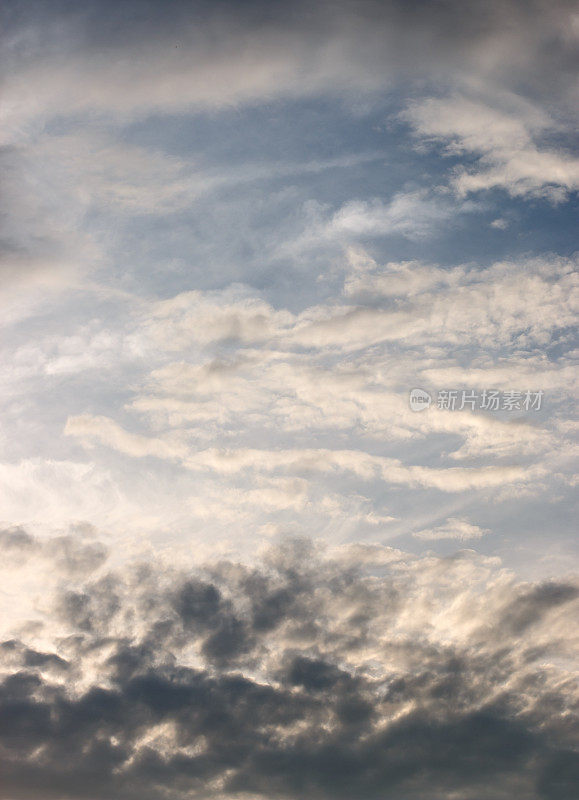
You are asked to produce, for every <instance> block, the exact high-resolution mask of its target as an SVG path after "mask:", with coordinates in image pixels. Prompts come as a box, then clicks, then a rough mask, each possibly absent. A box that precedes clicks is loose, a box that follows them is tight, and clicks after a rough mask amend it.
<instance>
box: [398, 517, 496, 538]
mask: <svg viewBox="0 0 579 800" xmlns="http://www.w3.org/2000/svg"><path fill="white" fill-rule="evenodd" d="M487 533H490V531H488V530H486V529H485V528H480V527H479V526H478V525H473V524H472V523H471V522H469V521H468V520H467V519H464V518H462V517H448V519H447V520H445V521H444V522H443V523H442V524H441V525H437V526H436V527H435V528H425V529H424V530H421V531H417V532H416V533H415V534H413V535H414V536H415V537H416V538H417V539H426V540H437V539H458V540H459V541H466V540H467V539H480V538H481V537H482V536H485V535H486V534H487Z"/></svg>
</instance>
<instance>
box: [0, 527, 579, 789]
mask: <svg viewBox="0 0 579 800" xmlns="http://www.w3.org/2000/svg"><path fill="white" fill-rule="evenodd" d="M382 549H383V548H374V549H373V550H372V552H370V551H369V552H366V553H365V557H364V563H359V562H358V561H357V558H356V550H355V548H352V549H350V550H347V551H345V552H343V553H342V554H341V555H340V558H339V559H337V560H336V559H334V558H333V557H331V556H330V555H323V553H321V552H318V550H317V548H314V547H312V546H311V545H309V544H308V543H307V542H305V541H296V542H295V543H291V544H288V545H286V546H284V547H282V548H280V549H276V550H273V551H271V552H270V553H269V554H268V555H267V557H266V558H265V560H264V561H263V562H262V563H261V564H258V565H253V566H244V565H241V564H235V563H231V562H227V561H221V562H219V563H216V564H209V565H207V566H206V567H204V568H203V569H196V570H194V571H193V572H192V573H185V572H179V571H175V570H171V571H167V570H163V569H161V568H156V567H152V566H146V567H135V568H130V569H129V568H127V569H125V570H123V572H122V573H121V572H117V573H109V574H108V575H104V576H102V577H101V578H98V579H97V580H89V581H88V582H86V583H85V584H84V585H83V586H82V587H80V588H79V589H78V591H75V592H72V591H71V590H69V589H67V588H66V587H63V588H62V590H61V591H60V593H59V596H58V597H57V598H56V599H55V602H56V605H57V607H58V608H59V609H60V620H61V622H60V624H59V626H58V628H57V629H55V633H54V635H53V642H54V646H53V651H52V652H50V651H49V650H48V649H46V648H45V649H44V650H42V651H41V650H37V649H34V648H33V647H32V645H31V644H29V643H26V642H24V641H16V640H10V641H8V642H5V643H4V644H3V645H2V647H1V648H0V654H1V655H2V659H3V661H4V663H5V669H4V677H3V680H2V684H1V686H0V707H1V709H2V713H1V715H0V716H1V718H2V720H3V722H2V724H1V726H0V750H1V753H2V756H3V761H4V763H5V769H4V779H3V786H2V790H0V797H5V798H7V800H8V798H11V799H12V800H21V798H22V799H24V798H29V797H34V796H38V792H39V791H42V795H43V796H44V797H47V798H51V797H54V798H61V799H62V798H69V799H70V800H75V798H79V800H80V798H91V799H93V800H97V798H98V799H100V798H104V797H111V796H114V797H115V798H119V800H125V798H126V799H127V800H132V798H140V799H141V800H143V799H144V800H149V798H150V799H151V800H153V798H158V797H160V796H163V797H167V798H171V799H174V800H181V798H184V797H200V798H213V797H214V798H218V797H222V796H227V797H232V798H233V797H238V796H239V797H241V796H243V795H244V794H245V795H247V794H248V793H249V794H251V796H255V797H264V798H268V800H271V798H296V800H297V798H302V797H304V796H308V797H312V798H320V800H325V799H326V798H327V799H328V800H329V798H344V799H346V798H347V799H348V800H351V798H357V799H360V800H377V798H392V800H395V799H396V798H399V797H401V796H404V797H407V798H411V799H412V800H426V798H431V797H432V796H433V793H434V795H435V796H436V797H437V798H451V797H453V798H456V797H460V798H465V800H467V799H470V798H480V797H485V798H489V800H490V799H491V798H493V799H494V798H497V800H500V799H502V798H507V797H510V796H512V795H513V794H514V795H515V796H519V797H525V798H529V800H531V799H536V800H570V798H571V797H572V791H573V789H572V787H573V780H574V777H573V775H574V772H573V770H574V769H575V767H574V763H575V762H574V759H575V755H574V751H573V744H572V743H573V737H574V736H575V733H576V727H575V722H573V718H572V717H571V716H570V715H569V713H567V712H564V709H571V707H572V703H573V702H575V701H576V699H577V698H576V695H575V694H574V693H573V690H571V689H570V684H569V681H568V679H567V677H566V672H565V668H564V667H563V666H562V663H563V662H561V666H560V667H559V668H557V669H555V671H554V672H551V673H546V672H545V671H544V669H543V668H542V667H541V662H543V661H544V659H545V657H547V655H548V656H549V657H551V658H557V654H558V653H559V652H560V651H559V639H558V635H559V634H558V631H559V629H558V628H557V626H555V627H551V626H552V621H551V622H548V621H547V618H546V617H544V614H543V611H544V612H545V613H546V612H547V610H548V609H550V608H554V607H557V608H558V611H559V613H561V614H562V615H563V617H562V618H561V619H559V624H561V625H568V624H569V623H570V620H571V619H572V615H573V613H574V609H573V602H574V598H575V596H576V593H577V590H576V588H575V586H574V584H572V583H556V582H551V583H549V584H543V585H529V584H527V585H518V584H517V583H516V582H515V581H514V580H511V581H510V583H507V584H505V580H504V576H503V577H502V578H501V579H498V580H495V578H496V577H498V576H495V571H496V568H493V567H492V563H491V562H485V561H484V559H483V560H482V561H481V560H480V559H479V558H478V557H477V556H476V555H475V554H473V553H463V554H461V555H460V556H459V557H457V558H452V559H435V558H433V557H428V558H424V559H420V558H414V557H410V556H408V555H405V554H402V553H397V551H391V552H390V553H389V557H388V559H387V561H388V564H387V565H386V566H384V564H385V561H384V558H383V553H382ZM372 553H374V556H373V557H372ZM479 562H480V563H479ZM453 575H454V578H453ZM459 575H460V576H462V580H459V578H458V576H459ZM481 582H482V583H481ZM471 584H472V587H473V589H472V591H471V588H470V585H471ZM481 588H482V589H484V599H485V602H484V603H483V604H482V605H480V604H479V596H480V589H481ZM434 597H436V598H437V599H436V601H435V600H434V599H433V598H434ZM445 597H446V599H445ZM433 604H434V605H435V606H436V605H437V604H438V606H440V608H439V609H438V610H437V608H434V607H432V606H433ZM445 606H446V607H447V609H448V611H447V613H448V614H450V615H453V614H454V615H456V614H459V616H458V617H457V618H456V619H453V620H450V621H449V624H451V623H454V624H453V631H454V633H453V638H452V641H451V640H448V637H447V635H446V634H444V633H443V632H442V631H441V632H437V626H438V625H439V624H440V617H439V616H438V615H439V613H440V611H441V610H442V609H443V608H444V607H445ZM269 607H271V609H272V613H271V614H270V615H268V614H266V613H264V609H265V608H269ZM431 607H432V611H430V610H429V609H430V608H431ZM496 607H503V608H504V609H506V611H504V612H503V614H502V615H498V616H497V615H496V614H495V612H494V611H493V609H494V608H496ZM459 608H462V611H461V612H458V610H457V609H459ZM430 613H432V616H429V614H430ZM528 613H533V614H534V616H535V617H536V624H535V625H534V626H529V625H527V624H526V619H527V614H528ZM473 618H474V619H476V622H477V623H479V626H478V627H477V626H476V625H475V626H473V625H472V622H473V621H474V619H473ZM469 620H470V623H471V624H467V622H468V621H469ZM543 623H545V624H543ZM63 625H64V629H63V627H62V626H63ZM489 625H491V626H492V630H493V636H489V635H485V633H484V632H482V633H481V631H484V628H485V626H487V627H488V626H489ZM465 626H466V627H465ZM458 629H461V630H462V633H460V634H457V633H456V631H457V630H458ZM515 630H516V631H520V632H523V631H524V639H518V638H515V639H513V638H512V634H513V632H514V631H515ZM46 635H47V630H45V631H44V632H43V636H44V640H46ZM445 639H446V641H445ZM533 647H534V648H535V652H534V654H533V652H532V649H533ZM537 659H539V660H538V661H537ZM62 676H64V678H63V677H62ZM66 676H69V677H66ZM41 787H42V788H41Z"/></svg>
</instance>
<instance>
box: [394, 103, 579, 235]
mask: <svg viewBox="0 0 579 800" xmlns="http://www.w3.org/2000/svg"><path fill="white" fill-rule="evenodd" d="M511 100H512V105H513V106H514V107H511V109H510V110H508V111H503V110H499V109H497V108H493V107H491V106H489V105H486V104H485V103H484V102H479V101H473V100H469V99H466V98H465V97H461V96H456V97H453V98H450V99H432V98H430V99H428V100H420V101H417V102H416V103H414V104H413V105H411V106H410V107H409V108H408V109H407V111H406V112H405V113H404V114H403V118H404V119H406V120H407V121H409V122H410V124H411V125H412V126H413V128H414V130H415V132H416V135H417V136H419V137H423V138H426V139H429V140H431V141H436V142H441V143H442V144H444V145H445V147H446V150H447V152H448V153H449V154H451V155H460V154H463V153H467V154H475V155H476V156H478V158H479V161H478V164H477V166H476V167H475V168H474V169H470V170H469V169H465V168H463V167H459V168H457V170H456V171H455V175H454V177H453V179H452V183H453V185H454V187H455V189H456V191H457V192H458V194H459V195H460V196H465V195H467V194H470V193H472V192H477V191H480V190H483V189H492V188H495V187H499V188H503V189H505V190H506V191H508V192H509V194H511V195H513V196H515V197H525V196H539V197H546V198H548V199H550V200H553V201H555V202H557V201H559V200H563V199H565V197H566V196H567V194H568V193H569V192H571V191H577V189H579V159H577V158H575V157H573V156H572V155H570V154H568V153H566V152H565V151H564V150H563V149H562V148H559V149H556V148H555V147H553V146H549V145H548V144H540V143H539V144H538V143H536V141H535V140H540V139H542V138H545V137H546V136H547V135H548V134H549V133H551V132H552V133H557V124H556V123H555V122H554V121H553V120H550V119H549V118H548V117H546V115H545V114H543V113H542V112H540V111H538V110H537V109H534V108H532V107H530V106H529V105H525V104H523V103H522V102H521V101H520V99H517V98H511ZM493 224H494V223H493ZM495 227H498V226H497V225H496V226H495Z"/></svg>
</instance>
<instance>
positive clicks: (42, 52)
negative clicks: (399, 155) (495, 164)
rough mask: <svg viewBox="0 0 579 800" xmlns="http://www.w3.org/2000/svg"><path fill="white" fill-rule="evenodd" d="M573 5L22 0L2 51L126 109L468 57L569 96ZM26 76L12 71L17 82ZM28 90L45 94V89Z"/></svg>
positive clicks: (484, 70) (38, 78)
mask: <svg viewBox="0 0 579 800" xmlns="http://www.w3.org/2000/svg"><path fill="white" fill-rule="evenodd" d="M572 11H573V4H572V3H571V2H567V0H558V2H555V3H553V2H545V0H534V2H531V3H529V2H523V0H502V2H493V3H490V4H489V3H487V2H484V1H483V0H471V2H469V3H466V4H465V3H459V2H446V3H437V4H434V5H433V4H427V3H424V2H420V0H416V1H415V2H411V3H403V2H401V0H390V1H389V2H377V1H375V0H367V2H347V1H346V0H343V1H342V2H334V3H323V4H322V3H320V4H314V5H312V4H306V3H299V2H298V3H291V4H287V3H273V4H271V3H269V4H265V3H263V2H247V3H242V4H240V3H217V4H215V3H212V4H209V3H204V2H197V3H186V2H171V3H158V2H131V1H129V2H121V3H111V2H104V0H100V1H97V2H89V3H83V4H82V6H77V5H75V6H72V5H71V4H69V3H33V4H26V5H24V4H21V3H17V2H12V3H8V4H7V7H6V10H5V11H4V19H5V29H6V33H5V44H6V46H5V53H6V55H5V56H4V61H5V66H6V67H7V68H8V70H9V72H10V73H13V74H14V75H16V76H18V77H20V76H22V75H24V76H26V78H27V79H28V80H29V81H31V82H32V85H34V83H36V86H37V88H41V89H42V90H43V91H44V92H45V94H46V96H47V98H48V99H49V102H51V101H54V99H55V98H58V102H62V103H63V108H68V109H70V110H75V109H76V110H78V109H83V108H84V109H88V108H91V107H92V108H97V109H101V110H106V109H110V110H114V111H115V112H116V113H122V114H124V113H126V112H127V111H129V112H131V111H135V110H145V109H154V108H168V109H170V108H179V107H183V105H185V106H187V105H196V104H199V105H209V106H215V105H218V106H219V105H223V104H225V105H227V104H229V103H232V102H239V101H254V100H256V99H258V98H262V97H265V98H269V97H271V96H279V95H288V94H289V95H296V94H297V95H302V94H304V93H306V94H309V93H315V92H317V91H320V90H329V91H337V92H343V91H346V92H348V91H350V92H351V91H352V90H359V89H360V88H361V89H369V90H374V89H378V88H383V87H384V86H385V85H388V81H389V80H390V79H391V78H392V77H394V76H396V74H397V73H398V75H399V74H400V73H401V72H402V71H403V73H404V77H405V78H409V77H410V78H412V77H423V76H424V74H427V75H428V76H431V75H432V73H433V71H434V72H437V73H438V74H439V75H440V74H446V77H448V76H449V75H451V74H455V75H456V72H457V69H458V68H462V70H463V71H464V72H465V74H466V75H468V76H470V77H471V78H472V77H473V76H478V77H479V78H480V77H481V76H483V77H484V78H485V79H490V80H491V81H493V80H495V79H496V78H497V77H498V78H499V80H500V81H501V82H502V83H507V84H510V85H511V86H516V87H517V88H523V89H526V90H527V91H529V90H531V91H535V92H536V91H539V92H542V93H543V94H546V93H547V92H550V93H551V95H553V92H557V93H558V94H559V95H560V94H561V92H562V89H561V84H563V88H564V87H565V85H566V84H571V80H570V76H571V75H572V72H573V65H574V64H575V61H574V53H573V47H572V41H571V40H570V38H569V35H568V31H569V27H568V26H569V20H570V17H571V14H572ZM553 42H556V43H557V46H556V47H554V46H553ZM489 52H492V54H493V58H492V59H489V57H488V53H489ZM40 65H42V68H39V66H40ZM48 66H50V69H48V70H46V69H45V68H46V67H48ZM49 73H51V74H49ZM16 85H18V82H16V83H13V82H12V81H11V80H10V79H8V81H7V86H8V88H9V89H12V90H14V89H15V88H16ZM81 86H82V90H81V89H80V87H81ZM29 99H30V101H31V103H32V106H36V108H38V107H39V103H40V105H42V101H41V100H40V99H39V97H38V93H35V95H34V97H32V96H30V98H29ZM45 110H48V109H47V108H46V106H45Z"/></svg>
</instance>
